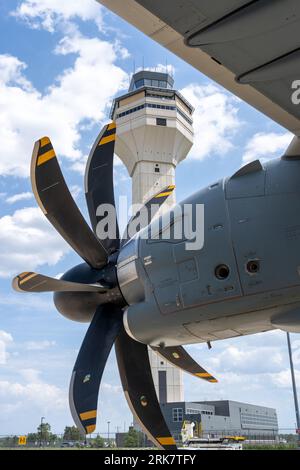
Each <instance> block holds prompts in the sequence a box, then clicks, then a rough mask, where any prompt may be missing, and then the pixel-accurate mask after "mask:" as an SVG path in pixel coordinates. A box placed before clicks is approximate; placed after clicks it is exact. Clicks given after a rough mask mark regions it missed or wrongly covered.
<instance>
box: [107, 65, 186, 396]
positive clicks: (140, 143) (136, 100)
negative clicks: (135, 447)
mask: <svg viewBox="0 0 300 470" xmlns="http://www.w3.org/2000/svg"><path fill="white" fill-rule="evenodd" d="M173 83H174V81H173V79H172V77H171V76H170V75H169V74H167V73H158V72H151V71H145V70H144V71H141V72H138V73H136V74H135V75H134V76H133V77H132V80H131V84H130V88H129V92H128V93H127V94H126V95H123V96H121V97H119V98H117V99H116V100H115V101H114V104H113V108H112V113H111V118H112V119H113V120H114V121H115V122H116V125H117V139H116V146H115V151H116V154H117V155H118V156H119V158H120V159H121V160H122V162H123V163H124V164H125V166H126V168H127V170H128V172H129V174H130V176H131V178H132V202H133V204H143V203H144V202H146V201H147V200H148V199H150V198H151V197H152V196H153V195H154V194H155V193H157V192H159V191H160V190H162V189H164V188H165V187H166V186H169V185H174V184H175V169H176V166H177V164H178V163H179V162H181V161H182V160H183V159H184V158H185V157H186V156H187V154H188V152H189V150H190V148H191V147H192V145H193V122H192V114H193V108H192V106H191V105H190V104H189V103H188V102H187V101H186V100H185V98H184V97H183V96H182V95H181V94H180V93H178V92H177V91H176V90H174V89H173ZM174 204H175V191H173V193H172V195H171V196H169V198H168V199H167V200H166V202H165V203H164V204H163V206H162V208H161V210H160V213H162V212H163V211H166V210H169V208H170V207H171V206H173V205H174ZM149 357H150V362H151V368H152V375H153V380H154V385H155V388H156V393H157V396H158V398H159V400H160V402H176V401H178V402H180V401H183V400H184V396H183V395H184V392H183V380H182V372H181V371H180V370H179V369H177V368H175V367H173V366H171V365H170V364H169V363H168V362H167V361H165V360H164V359H163V358H161V357H160V356H158V355H157V354H156V353H154V352H153V351H152V350H151V349H149Z"/></svg>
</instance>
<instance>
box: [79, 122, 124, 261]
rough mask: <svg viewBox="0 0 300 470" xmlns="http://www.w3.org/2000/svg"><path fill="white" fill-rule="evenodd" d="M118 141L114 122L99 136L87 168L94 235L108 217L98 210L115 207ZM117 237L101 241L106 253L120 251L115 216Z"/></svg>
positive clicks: (89, 207) (87, 192)
mask: <svg viewBox="0 0 300 470" xmlns="http://www.w3.org/2000/svg"><path fill="white" fill-rule="evenodd" d="M115 139H116V124H115V123H114V122H112V123H111V124H108V125H106V126H104V127H103V129H102V130H101V132H100V134H99V135H98V137H97V139H96V141H95V143H94V145H93V148H92V150H91V153H90V155H89V159H88V162H87V166H86V172H85V197H86V201H87V206H88V210H89V215H90V220H91V223H92V227H93V230H94V233H97V225H98V223H99V222H100V221H101V220H102V219H103V218H104V217H105V216H106V214H103V215H97V209H98V207H99V206H100V205H102V204H110V205H111V206H113V207H115V196H114V184H113V160H114V149H115ZM115 232H116V233H115V234H114V235H115V236H114V237H113V238H106V239H104V240H101V243H102V244H103V246H104V247H105V249H106V251H107V252H108V253H109V254H111V253H113V252H114V251H116V250H118V249H119V246H120V235H119V228H118V222H117V217H116V215H115Z"/></svg>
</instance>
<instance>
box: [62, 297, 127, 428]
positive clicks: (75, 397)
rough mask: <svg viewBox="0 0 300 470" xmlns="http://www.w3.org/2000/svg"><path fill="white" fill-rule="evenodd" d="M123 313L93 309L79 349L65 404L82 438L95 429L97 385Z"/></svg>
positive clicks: (115, 309) (114, 309) (105, 307)
mask: <svg viewBox="0 0 300 470" xmlns="http://www.w3.org/2000/svg"><path fill="white" fill-rule="evenodd" d="M122 317H123V311H122V310H121V309H120V308H119V307H116V306H114V305H108V304H106V305H102V306H101V307H98V308H97V311H96V313H95V315H94V317H93V320H92V322H91V324H90V326H89V328H88V330H87V333H86V335H85V338H84V340H83V343H82V346H81V348H80V351H79V354H78V357H77V360H76V363H75V366H74V369H73V373H72V378H71V383H70V390H69V402H70V409H71V413H72V416H73V419H74V421H75V424H76V426H77V427H78V429H79V430H80V431H81V432H82V434H91V433H92V432H94V430H95V428H96V419H97V405H98V394H99V387H100V381H101V378H102V374H103V370H104V367H105V364H106V361H107V358H108V356H109V353H110V350H111V348H112V345H113V344H114V342H115V339H116V337H117V335H118V333H119V331H120V329H121V327H122Z"/></svg>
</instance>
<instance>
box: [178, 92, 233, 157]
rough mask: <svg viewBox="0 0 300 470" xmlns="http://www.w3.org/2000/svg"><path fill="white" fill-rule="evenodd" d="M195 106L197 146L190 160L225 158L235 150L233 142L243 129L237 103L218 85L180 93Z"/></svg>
mask: <svg viewBox="0 0 300 470" xmlns="http://www.w3.org/2000/svg"><path fill="white" fill-rule="evenodd" d="M180 91H181V93H182V94H183V96H184V97H185V98H186V99H187V100H188V101H189V102H190V103H191V104H192V106H194V108H195V112H194V116H193V119H194V133H195V136H194V145H193V147H192V149H191V151H190V153H189V157H190V158H193V159H197V160H203V159H204V158H206V157H209V156H211V155H221V156H222V155H225V154H226V153H227V152H228V151H229V150H231V149H232V148H233V144H232V138H233V136H234V135H235V133H236V132H237V130H238V129H239V128H240V126H241V121H240V119H239V118H238V116H237V114H238V106H237V104H238V99H237V98H235V97H232V96H231V95H229V94H228V93H226V92H224V91H222V90H221V89H220V88H219V87H217V86H215V85H205V86H202V85H197V84H190V85H188V86H187V87H185V88H183V89H182V90H180Z"/></svg>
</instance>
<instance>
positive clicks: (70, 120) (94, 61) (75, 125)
mask: <svg viewBox="0 0 300 470" xmlns="http://www.w3.org/2000/svg"><path fill="white" fill-rule="evenodd" d="M63 3H66V2H63ZM55 53H56V54H62V55H67V54H71V53H72V54H76V56H77V57H76V59H75V62H74V65H73V67H71V68H69V69H66V70H65V71H64V72H63V73H62V74H61V75H60V76H59V77H57V79H56V80H55V83H54V84H53V85H52V86H51V87H50V88H49V89H48V90H47V91H46V92H45V93H44V94H42V93H40V92H39V91H38V90H36V89H35V88H34V87H33V86H32V85H31V84H30V83H29V82H28V81H27V80H26V78H25V76H24V70H25V68H26V64H25V63H23V62H21V61H20V60H19V59H17V58H16V57H12V56H7V55H0V70H1V71H2V75H1V76H2V79H1V80H0V107H1V109H2V113H1V116H0V141H1V146H2V147H1V150H2V151H1V160H0V175H1V174H2V175H15V176H19V177H20V176H21V177H27V176H28V175H29V167H30V156H31V153H32V148H33V143H34V141H35V140H37V139H39V138H40V137H41V136H43V135H49V136H50V138H51V139H52V142H53V145H54V147H55V149H56V151H57V154H58V155H59V156H64V157H66V158H69V159H70V160H71V161H72V163H75V162H76V161H77V160H78V161H80V159H82V156H83V155H82V152H81V151H80V150H79V149H78V145H79V142H80V138H81V124H82V123H85V124H86V123H89V124H90V125H91V124H98V123H99V127H100V123H101V121H102V120H103V119H104V118H105V116H106V115H107V106H108V105H109V103H110V102H111V100H112V98H113V96H114V95H115V94H116V93H117V92H118V91H119V90H121V89H124V87H126V86H127V84H128V76H127V74H126V73H125V72H124V71H123V70H122V69H121V68H120V67H118V66H116V65H115V64H114V62H115V60H116V59H117V54H118V51H117V49H116V48H115V46H114V45H113V44H110V43H109V42H106V41H101V40H100V39H97V38H86V37H84V36H82V35H81V34H80V33H78V32H77V31H75V32H74V31H73V33H72V34H71V35H70V36H65V37H64V38H63V39H62V40H61V41H60V43H59V45H58V46H57V48H56V51H55ZM108 77H109V79H107V78H108ZM20 149H21V151H20Z"/></svg>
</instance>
